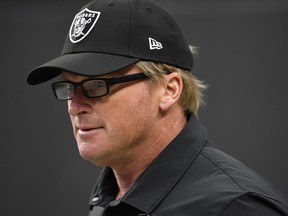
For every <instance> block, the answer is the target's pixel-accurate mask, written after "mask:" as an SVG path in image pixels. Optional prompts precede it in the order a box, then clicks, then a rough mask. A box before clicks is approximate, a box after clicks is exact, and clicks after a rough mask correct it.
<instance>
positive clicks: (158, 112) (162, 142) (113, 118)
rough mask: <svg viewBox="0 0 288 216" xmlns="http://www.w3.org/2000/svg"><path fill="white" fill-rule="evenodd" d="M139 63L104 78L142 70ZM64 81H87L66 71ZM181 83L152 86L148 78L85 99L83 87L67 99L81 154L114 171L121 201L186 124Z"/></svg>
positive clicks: (169, 78) (176, 78)
mask: <svg viewBox="0 0 288 216" xmlns="http://www.w3.org/2000/svg"><path fill="white" fill-rule="evenodd" d="M140 71H141V69H140V68H139V67H137V66H136V65H133V66H131V67H128V68H125V69H123V70H120V71H117V72H113V73H111V74H109V75H106V76H100V77H115V76H123V75H126V74H133V73H138V72H140ZM63 77H64V79H66V80H70V81H73V82H80V81H82V80H84V79H86V78H87V77H83V76H79V75H75V74H73V73H69V72H63ZM181 91H182V79H181V77H180V75H179V74H178V73H176V72H175V73H171V74H169V75H165V82H163V83H161V84H159V85H156V86H152V85H151V83H150V82H149V80H138V81H132V82H128V83H122V84H118V85H114V86H113V87H112V88H111V89H110V94H109V95H108V96H105V97H101V98H98V99H91V98H87V97H85V96H84V95H83V93H82V91H81V89H80V88H78V89H77V90H76V94H75V96H74V98H73V99H72V100H69V101H68V112H69V115H70V119H71V122H72V126H73V132H74V136H75V139H76V141H77V146H78V150H79V153H80V155H81V156H82V157H83V158H84V159H86V160H89V161H91V162H92V163H94V164H96V165H98V166H108V167H111V168H112V169H113V171H114V174H115V177H116V179H117V183H118V186H119V193H118V195H117V196H116V197H115V199H117V198H120V197H122V196H123V195H124V194H125V193H126V192H127V190H128V189H129V188H130V187H131V186H132V184H133V183H134V182H135V180H136V179H137V178H138V177H139V175H141V173H142V172H143V171H144V170H145V169H146V168H147V166H148V165H149V164H150V163H151V162H152V161H153V160H154V159H155V158H156V157H157V156H158V155H159V153H160V152H161V151H162V150H163V149H164V148H165V147H166V146H167V145H168V144H169V143H170V142H171V141H172V140H173V139H174V138H175V136H176V135H177V134H178V133H179V132H180V131H181V130H182V129H183V127H184V126H185V124H186V117H185V115H184V113H183V109H182V107H181V106H180V105H179V97H180V94H181Z"/></svg>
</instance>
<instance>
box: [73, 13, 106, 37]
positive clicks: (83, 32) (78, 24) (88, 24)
mask: <svg viewBox="0 0 288 216" xmlns="http://www.w3.org/2000/svg"><path fill="white" fill-rule="evenodd" d="M100 14H101V13H100V12H97V11H92V10H89V9H87V8H85V9H84V10H82V11H81V12H79V13H78V14H76V16H75V18H74V20H73V22H72V25H71V27H70V31H69V37H70V41H71V42H72V43H78V42H79V41H81V40H83V39H84V38H85V37H86V36H87V35H88V34H89V33H90V31H91V30H92V29H93V27H94V26H95V24H96V22H97V20H98V19H99V16H100Z"/></svg>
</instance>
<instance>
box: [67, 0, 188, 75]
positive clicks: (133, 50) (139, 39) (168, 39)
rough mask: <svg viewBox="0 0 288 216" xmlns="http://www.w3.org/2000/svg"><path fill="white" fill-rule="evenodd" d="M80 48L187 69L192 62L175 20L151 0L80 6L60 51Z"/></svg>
mask: <svg viewBox="0 0 288 216" xmlns="http://www.w3.org/2000/svg"><path fill="white" fill-rule="evenodd" d="M77 16H78V17H77ZM85 16H86V17H85ZM89 16H90V17H89ZM81 18H82V20H81ZM89 19H90V21H89ZM85 22H86V25H85ZM77 25H78V26H77ZM83 27H84V28H83ZM78 28H80V33H79V29H78ZM81 28H82V30H81ZM81 31H82V32H81ZM75 32H76V33H77V32H78V39H77V37H76V36H77V34H75ZM73 34H74V39H73ZM75 35H76V36H75ZM83 52H95V53H106V54H112V55H120V56H127V57H133V58H139V59H142V60H150V61H157V62H163V63H168V64H171V65H175V66H177V67H180V68H184V69H188V70H191V69H192V65H193V58H192V54H191V52H190V50H189V47H188V44H187V43H186V41H185V39H184V37H183V35H182V33H181V31H180V29H179V27H178V25H177V23H176V21H175V20H174V18H173V17H172V16H171V15H170V13H169V12H167V11H166V10H164V9H163V8H162V7H160V6H159V5H157V4H156V3H154V2H153V1H150V0H109V1H107V0H95V1H92V2H90V3H89V4H87V5H86V6H84V7H82V9H81V10H80V12H79V13H78V14H77V15H76V16H75V18H74V20H73V23H72V25H71V28H70V31H69V33H68V35H67V38H66V41H65V44H64V48H63V51H62V55H65V54H71V53H83Z"/></svg>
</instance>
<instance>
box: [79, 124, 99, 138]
mask: <svg viewBox="0 0 288 216" xmlns="http://www.w3.org/2000/svg"><path fill="white" fill-rule="evenodd" d="M76 128H77V133H78V134H79V135H80V136H88V135H94V134H95V133H97V132H99V131H100V130H101V129H103V127H87V126H80V127H76Z"/></svg>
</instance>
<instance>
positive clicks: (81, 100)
mask: <svg viewBox="0 0 288 216" xmlns="http://www.w3.org/2000/svg"><path fill="white" fill-rule="evenodd" d="M89 100H91V98H87V97H86V96H85V95H84V94H83V92H82V90H81V88H79V87H78V88H76V90H75V93H74V96H73V98H72V99H71V100H69V101H68V113H69V114H70V115H71V116H78V115H81V114H89V113H91V111H92V105H91V103H89Z"/></svg>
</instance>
